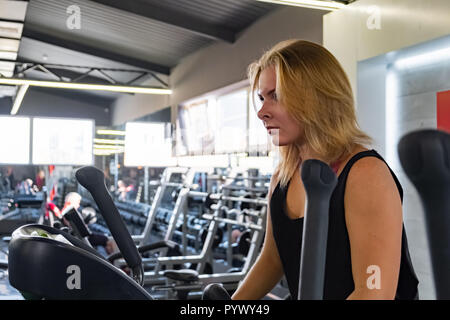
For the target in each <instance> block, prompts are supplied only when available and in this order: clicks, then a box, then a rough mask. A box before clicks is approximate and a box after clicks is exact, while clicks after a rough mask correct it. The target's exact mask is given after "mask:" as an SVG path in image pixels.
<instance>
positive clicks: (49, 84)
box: [0, 78, 172, 94]
mask: <svg viewBox="0 0 450 320" xmlns="http://www.w3.org/2000/svg"><path fill="white" fill-rule="evenodd" d="M0 84H8V85H14V86H20V85H29V86H34V87H46V88H59V89H74V90H99V91H110V92H125V93H142V94H171V93H172V90H170V89H158V88H146V87H130V86H120V85H103V84H89V83H75V82H62V81H61V82H58V81H41V80H29V79H14V78H0Z"/></svg>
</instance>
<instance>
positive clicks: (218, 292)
mask: <svg viewBox="0 0 450 320" xmlns="http://www.w3.org/2000/svg"><path fill="white" fill-rule="evenodd" d="M202 300H231V297H230V295H229V294H228V291H227V290H225V288H224V287H223V285H222V284H220V283H210V284H208V285H207V286H206V287H205V289H204V290H203V295H202Z"/></svg>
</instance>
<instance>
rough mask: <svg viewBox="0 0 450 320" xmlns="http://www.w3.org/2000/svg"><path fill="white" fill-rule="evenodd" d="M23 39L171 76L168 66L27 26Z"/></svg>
mask: <svg viewBox="0 0 450 320" xmlns="http://www.w3.org/2000/svg"><path fill="white" fill-rule="evenodd" d="M22 37H26V38H30V39H33V40H37V41H41V42H45V43H48V44H52V45H55V46H58V47H62V48H66V49H69V50H73V51H76V52H82V53H86V54H89V55H92V56H96V57H99V58H103V59H107V60H112V61H116V62H120V63H123V64H126V65H129V66H133V67H137V68H141V69H145V70H149V71H153V72H157V73H161V74H164V75H169V74H170V67H168V66H163V65H160V64H156V63H152V62H148V61H144V60H140V59H137V58H132V57H129V56H124V55H122V54H119V53H114V52H111V51H108V50H104V49H101V48H97V47H92V46H89V45H85V44H81V43H78V42H74V41H71V40H68V39H63V38H59V37H55V36H53V35H50V34H48V33H44V32H41V31H37V30H33V29H30V28H29V27H27V26H26V25H25V27H24V29H23V33H22Z"/></svg>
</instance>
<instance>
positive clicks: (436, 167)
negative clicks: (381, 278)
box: [398, 130, 450, 300]
mask: <svg viewBox="0 0 450 320" xmlns="http://www.w3.org/2000/svg"><path fill="white" fill-rule="evenodd" d="M398 155H399V159H400V163H401V165H402V167H403V169H404V170H405V173H406V175H407V176H408V178H409V180H411V182H412V183H413V185H414V186H415V188H416V189H417V191H418V193H419V197H420V200H421V202H422V206H423V209H424V212H425V224H426V230H427V238H428V245H429V248H430V253H431V264H432V269H433V278H434V285H435V289H436V298H437V299H439V300H441V299H445V300H449V299H450V247H449V244H450V232H449V228H450V134H448V133H445V132H443V131H437V130H419V131H415V132H411V133H409V134H407V135H405V136H404V137H403V138H402V139H401V140H400V142H399V144H398Z"/></svg>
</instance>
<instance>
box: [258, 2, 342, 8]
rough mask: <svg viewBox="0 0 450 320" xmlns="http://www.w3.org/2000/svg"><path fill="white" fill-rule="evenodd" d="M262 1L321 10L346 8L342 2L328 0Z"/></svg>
mask: <svg viewBox="0 0 450 320" xmlns="http://www.w3.org/2000/svg"><path fill="white" fill-rule="evenodd" d="M257 1H260V2H270V3H275V4H284V5H288V6H297V7H304V8H311V9H320V10H332V11H334V10H338V9H342V8H345V6H346V5H345V4H343V3H341V2H335V1H328V0H324V1H321V0H257Z"/></svg>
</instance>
